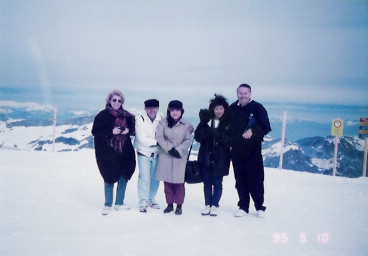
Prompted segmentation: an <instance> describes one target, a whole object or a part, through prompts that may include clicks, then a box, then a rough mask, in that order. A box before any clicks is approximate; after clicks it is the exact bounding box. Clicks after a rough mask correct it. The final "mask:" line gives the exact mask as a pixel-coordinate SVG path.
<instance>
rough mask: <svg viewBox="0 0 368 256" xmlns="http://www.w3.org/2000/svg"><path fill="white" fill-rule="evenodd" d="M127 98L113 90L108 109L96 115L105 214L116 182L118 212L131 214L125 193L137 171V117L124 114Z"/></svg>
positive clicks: (96, 139) (95, 131) (93, 132)
mask: <svg viewBox="0 0 368 256" xmlns="http://www.w3.org/2000/svg"><path fill="white" fill-rule="evenodd" d="M123 104H124V95H123V93H122V92H121V91H118V90H114V91H112V92H110V93H109V94H108V96H107V98H106V108H105V109H104V110H102V111H101V112H100V113H98V114H97V116H96V117H95V120H94V122H93V127H92V134H93V136H94V141H95V154H96V161H97V165H98V168H99V170H100V173H101V176H102V178H103V180H104V183H105V206H104V208H103V209H102V214H103V215H107V214H108V213H109V212H110V209H111V206H112V201H113V189H114V183H115V182H117V183H118V185H117V192H116V200H115V209H116V210H120V209H123V210H128V209H130V207H129V206H127V205H125V204H124V197H125V189H126V185H127V183H128V180H129V179H130V178H131V177H132V175H133V173H134V170H135V165H136V162H135V153H134V148H133V145H132V142H131V139H130V137H129V136H133V135H134V133H135V119H134V115H132V114H131V113H129V112H128V111H126V110H124V109H123V107H122V105H123Z"/></svg>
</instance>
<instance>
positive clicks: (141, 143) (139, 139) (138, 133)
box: [134, 112, 162, 157]
mask: <svg viewBox="0 0 368 256" xmlns="http://www.w3.org/2000/svg"><path fill="white" fill-rule="evenodd" d="M161 119H162V116H161V114H160V113H157V115H156V119H155V120H153V122H152V121H151V119H150V118H149V117H148V116H147V113H146V112H144V114H142V115H137V117H136V119H135V139H134V147H135V149H136V150H137V152H139V153H141V154H143V155H145V156H147V157H149V156H151V154H152V153H153V154H154V157H157V155H158V150H159V149H158V146H157V141H156V139H155V134H156V128H157V125H158V123H159V122H160V120H161Z"/></svg>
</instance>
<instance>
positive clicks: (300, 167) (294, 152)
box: [0, 113, 364, 178]
mask: <svg viewBox="0 0 368 256" xmlns="http://www.w3.org/2000/svg"><path fill="white" fill-rule="evenodd" d="M134 114H139V113H134ZM94 117H95V114H93V115H87V116H80V117H73V118H68V119H64V120H61V121H58V122H57V125H56V128H55V144H54V146H53V132H54V131H53V120H52V119H9V118H7V117H6V116H5V115H2V117H1V119H0V146H1V148H3V149H18V150H38V151H41V150H42V151H50V152H51V151H53V150H54V152H64V151H78V150H81V149H83V148H94V142H93V136H92V135H91V128H92V124H93V120H94ZM304 124H305V125H306V123H305V122H304ZM273 127H275V124H273ZM309 129H311V130H312V129H313V128H309ZM132 139H134V138H132ZM262 147H263V150H262V154H263V157H264V165H265V167H274V168H275V167H276V168H277V167H278V166H279V161H280V151H281V140H280V138H272V137H271V136H266V137H265V141H264V142H263V145H262ZM198 148H199V144H198V143H197V142H196V141H194V143H193V149H192V154H193V155H196V154H197V152H198ZM363 148H364V140H362V139H359V138H358V136H343V137H340V138H339V147H338V149H339V150H338V157H337V168H336V169H337V173H336V175H337V176H344V177H352V178H353V177H360V176H361V175H362V168H363ZM333 154H334V137H332V136H326V137H322V136H312V137H305V138H302V139H299V140H296V141H290V140H288V139H285V141H284V150H283V166H282V168H283V169H289V170H294V171H305V172H310V173H320V174H325V175H331V174H332V168H333Z"/></svg>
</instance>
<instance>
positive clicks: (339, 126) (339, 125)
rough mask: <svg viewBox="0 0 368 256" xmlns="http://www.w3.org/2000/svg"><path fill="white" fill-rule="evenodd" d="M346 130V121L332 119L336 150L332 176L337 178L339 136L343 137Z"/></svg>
mask: <svg viewBox="0 0 368 256" xmlns="http://www.w3.org/2000/svg"><path fill="white" fill-rule="evenodd" d="M343 130H344V120H341V119H340V118H337V119H332V124H331V135H332V136H335V140H334V142H335V150H334V159H333V169H332V176H336V166H337V148H338V144H339V136H342V131H343Z"/></svg>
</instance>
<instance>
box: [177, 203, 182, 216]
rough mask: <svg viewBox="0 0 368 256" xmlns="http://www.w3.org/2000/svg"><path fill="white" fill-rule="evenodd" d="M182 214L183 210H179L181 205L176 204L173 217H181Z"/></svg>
mask: <svg viewBox="0 0 368 256" xmlns="http://www.w3.org/2000/svg"><path fill="white" fill-rule="evenodd" d="M182 213H183V210H182V209H181V204H178V205H177V206H176V210H175V215H181V214H182Z"/></svg>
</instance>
